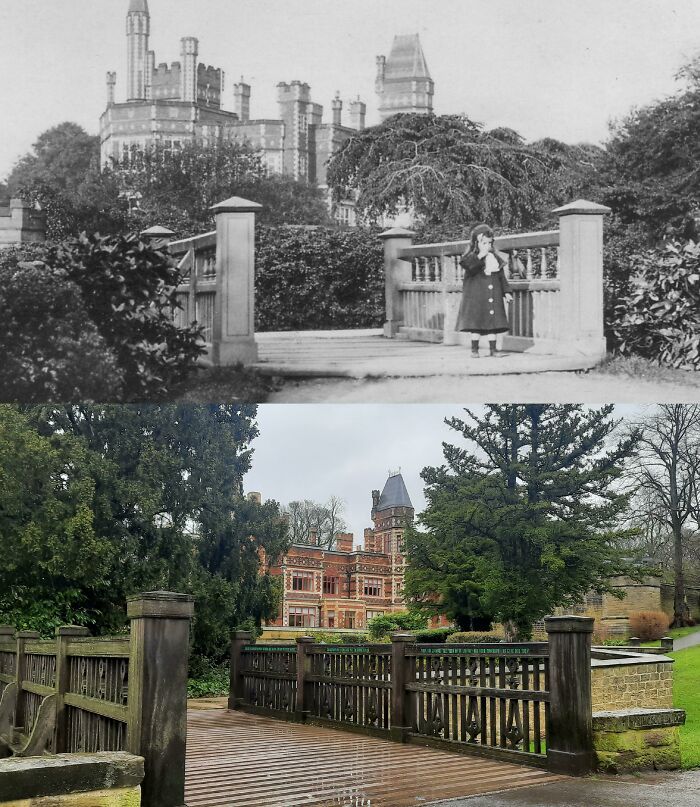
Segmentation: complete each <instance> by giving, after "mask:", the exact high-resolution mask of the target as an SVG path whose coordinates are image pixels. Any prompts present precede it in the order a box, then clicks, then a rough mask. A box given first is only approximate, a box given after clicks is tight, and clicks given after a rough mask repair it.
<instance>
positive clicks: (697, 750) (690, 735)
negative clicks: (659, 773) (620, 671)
mask: <svg viewBox="0 0 700 807" xmlns="http://www.w3.org/2000/svg"><path fill="white" fill-rule="evenodd" d="M670 655H671V656H672V657H673V658H674V659H675V664H674V665H673V705H674V706H676V707H678V708H680V709H685V711H686V718H685V726H681V759H682V764H683V767H684V768H698V767H700V645H696V646H695V647H689V648H688V649H687V650H679V651H678V652H677V653H671V654H670Z"/></svg>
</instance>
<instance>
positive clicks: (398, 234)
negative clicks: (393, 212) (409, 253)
mask: <svg viewBox="0 0 700 807" xmlns="http://www.w3.org/2000/svg"><path fill="white" fill-rule="evenodd" d="M414 236H415V233H414V232H413V230H405V229H404V228H403V227H392V228H391V229H390V230H385V231H384V232H383V233H379V236H378V237H379V238H413V237H414Z"/></svg>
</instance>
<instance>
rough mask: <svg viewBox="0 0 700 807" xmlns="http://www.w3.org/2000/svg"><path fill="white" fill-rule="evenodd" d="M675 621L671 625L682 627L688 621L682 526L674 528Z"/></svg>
mask: <svg viewBox="0 0 700 807" xmlns="http://www.w3.org/2000/svg"><path fill="white" fill-rule="evenodd" d="M673 583H674V585H673V622H672V623H671V627H673V628H682V627H683V626H684V625H685V624H686V622H687V617H686V605H685V579H684V576H683V533H682V530H681V528H680V526H676V525H674V529H673Z"/></svg>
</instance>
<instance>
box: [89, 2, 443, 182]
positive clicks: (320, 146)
mask: <svg viewBox="0 0 700 807" xmlns="http://www.w3.org/2000/svg"><path fill="white" fill-rule="evenodd" d="M150 30H151V17H150V13H149V10H148V2H147V0H130V3H129V8H128V12H127V17H126V40H127V75H126V101H124V102H119V103H118V102H117V101H116V96H115V89H116V82H117V76H116V73H114V72H109V73H107V108H106V109H105V111H104V113H103V114H102V116H101V118H100V142H101V160H102V164H103V165H104V164H106V163H108V162H109V160H110V159H111V158H114V159H121V158H123V157H124V155H128V154H129V153H130V152H131V151H132V150H133V149H138V148H144V147H146V146H149V145H153V144H156V143H157V144H160V145H161V146H163V147H164V148H166V149H170V148H172V149H177V148H178V147H180V146H181V145H182V144H183V143H187V142H191V141H193V140H197V141H199V142H202V143H204V144H207V143H213V142H217V141H218V140H220V139H224V140H232V141H236V140H238V141H241V142H247V143H249V144H250V145H252V146H253V147H255V148H256V149H260V151H261V152H262V155H263V159H264V162H265V165H266V166H267V169H268V170H269V171H270V172H271V173H278V174H285V175H288V176H291V177H294V178H295V179H301V180H306V181H308V182H311V183H314V184H316V185H319V186H320V187H325V184H326V162H327V161H328V158H329V157H330V156H331V155H332V154H333V153H334V152H335V151H336V150H337V149H338V148H340V146H341V145H342V144H343V143H344V142H345V141H346V140H347V139H348V138H350V137H351V136H352V135H353V133H355V132H357V131H359V130H361V129H363V128H364V127H365V116H366V111H367V106H366V104H365V102H363V101H362V100H360V98H359V97H357V98H355V99H354V100H351V101H349V103H348V119H347V121H346V122H343V119H342V114H343V101H342V100H341V99H340V97H339V96H338V95H337V94H336V97H335V98H333V99H332V100H331V102H330V105H331V112H332V118H331V121H330V122H324V121H323V113H324V108H323V106H322V105H321V104H319V103H316V102H314V101H313V100H312V98H311V88H310V87H309V85H308V84H306V83H304V82H301V81H297V80H295V81H291V82H289V83H286V82H281V83H279V84H278V85H277V103H278V110H279V114H278V117H277V118H276V119H254V118H251V87H250V85H249V84H246V83H245V82H244V81H243V80H242V79H241V81H240V82H238V83H237V84H234V85H233V93H232V95H233V109H232V110H226V109H224V103H225V82H224V78H225V77H224V72H223V71H222V70H221V69H220V68H218V67H212V66H210V65H205V64H203V63H201V62H200V61H199V42H198V40H197V39H196V38H195V37H191V36H186V37H183V38H182V39H181V40H180V61H176V62H172V63H171V64H168V63H166V62H161V63H158V64H156V57H155V53H154V52H153V51H152V50H150V49H149V35H150ZM376 68H377V77H376V91H377V99H378V112H379V117H380V119H381V120H384V119H386V118H387V117H389V116H391V115H394V114H397V113H399V112H417V113H429V112H432V109H433V94H434V84H433V81H432V79H431V77H430V73H429V71H428V66H427V64H426V61H425V57H424V55H423V51H422V49H421V45H420V41H419V38H418V35H405V36H397V37H395V38H394V41H393V45H392V48H391V52H390V54H389V57H388V58H386V57H384V56H378V57H377V64H376Z"/></svg>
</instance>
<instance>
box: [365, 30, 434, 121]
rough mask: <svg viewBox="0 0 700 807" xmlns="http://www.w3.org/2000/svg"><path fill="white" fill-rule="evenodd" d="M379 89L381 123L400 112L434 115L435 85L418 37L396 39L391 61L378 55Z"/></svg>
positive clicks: (414, 35) (413, 35)
mask: <svg viewBox="0 0 700 807" xmlns="http://www.w3.org/2000/svg"><path fill="white" fill-rule="evenodd" d="M376 90H377V96H378V99H379V119H380V120H381V121H384V120H386V119H387V118H390V117H391V116H392V115H398V114H399V113H400V112H404V113H409V112H412V113H418V114H423V115H428V114H430V113H432V111H433V95H434V93H435V84H434V83H433V80H432V78H431V77H430V71H429V70H428V65H427V63H426V61H425V56H424V55H423V49H422V48H421V44H420V39H419V38H418V34H411V35H405V36H395V37H394V42H393V44H392V46H391V52H390V53H389V58H388V59H387V58H386V57H385V56H377V81H376Z"/></svg>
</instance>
